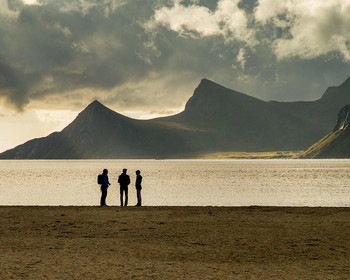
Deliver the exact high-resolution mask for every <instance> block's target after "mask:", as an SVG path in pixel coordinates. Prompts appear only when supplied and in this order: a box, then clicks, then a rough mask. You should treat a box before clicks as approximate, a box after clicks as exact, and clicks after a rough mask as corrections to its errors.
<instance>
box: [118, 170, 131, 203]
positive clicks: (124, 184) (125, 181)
mask: <svg viewBox="0 0 350 280" xmlns="http://www.w3.org/2000/svg"><path fill="white" fill-rule="evenodd" d="M126 171H127V169H125V168H124V169H123V173H122V174H120V175H119V178H118V183H119V185H120V206H123V193H125V203H124V206H128V186H129V184H130V177H129V175H128V174H126Z"/></svg>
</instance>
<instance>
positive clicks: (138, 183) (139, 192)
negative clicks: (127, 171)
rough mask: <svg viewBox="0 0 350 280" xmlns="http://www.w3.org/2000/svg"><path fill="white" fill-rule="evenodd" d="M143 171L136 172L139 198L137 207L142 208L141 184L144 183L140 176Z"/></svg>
mask: <svg viewBox="0 0 350 280" xmlns="http://www.w3.org/2000/svg"><path fill="white" fill-rule="evenodd" d="M140 173H141V171H140V170H137V171H136V182H135V187H136V196H137V204H136V206H141V190H142V186H141V182H142V176H141V175H140Z"/></svg>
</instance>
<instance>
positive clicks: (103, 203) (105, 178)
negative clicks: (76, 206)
mask: <svg viewBox="0 0 350 280" xmlns="http://www.w3.org/2000/svg"><path fill="white" fill-rule="evenodd" d="M101 179H102V182H101V192H102V195H101V206H107V204H106V197H107V189H108V187H109V186H110V185H111V184H110V183H109V181H108V170H107V169H103V172H102V178H101Z"/></svg>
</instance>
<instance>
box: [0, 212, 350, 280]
mask: <svg viewBox="0 0 350 280" xmlns="http://www.w3.org/2000/svg"><path fill="white" fill-rule="evenodd" d="M349 218H350V208H348V207H266V206H246V207H217V206H146V207H119V206H109V207H99V206H0V221H1V222H0V236H1V238H0V248H1V252H0V262H1V267H2V269H1V270H0V278H1V279H119V278H122V277H123V278H126V279H133V278H135V279H166V278H167V279H347V278H349V277H350V264H349V261H348V260H349V257H350V240H349V238H348V232H349V229H350V219H349Z"/></svg>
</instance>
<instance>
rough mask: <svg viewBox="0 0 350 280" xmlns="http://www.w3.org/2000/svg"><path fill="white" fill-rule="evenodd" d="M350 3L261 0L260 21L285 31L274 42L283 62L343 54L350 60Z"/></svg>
mask: <svg viewBox="0 0 350 280" xmlns="http://www.w3.org/2000/svg"><path fill="white" fill-rule="evenodd" d="M349 14H350V0H332V1H329V0H318V1H313V0H304V1H297V0H287V1H272V0H259V3H258V6H257V8H256V10H255V17H256V19H257V20H258V21H259V22H261V23H263V24H265V25H266V24H272V25H274V26H275V27H277V28H282V30H283V31H284V35H283V36H282V37H281V38H278V37H277V38H275V40H274V41H273V46H274V51H275V53H276V55H277V57H278V58H279V59H287V58H290V57H300V58H302V59H314V58H317V57H320V56H323V55H327V54H330V53H335V52H337V53H339V54H340V55H341V56H342V58H343V59H344V60H345V61H350V40H349V38H350V28H349V26H350V17H349Z"/></svg>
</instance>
